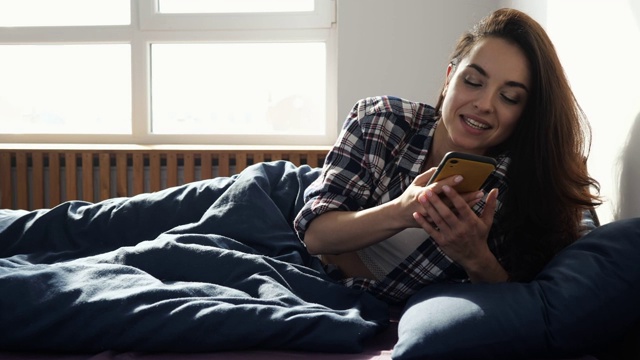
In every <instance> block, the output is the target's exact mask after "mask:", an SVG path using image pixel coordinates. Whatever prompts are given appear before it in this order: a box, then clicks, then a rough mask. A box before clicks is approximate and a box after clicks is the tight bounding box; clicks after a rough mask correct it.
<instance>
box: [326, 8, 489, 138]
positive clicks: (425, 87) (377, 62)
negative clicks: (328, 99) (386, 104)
mask: <svg viewBox="0 0 640 360" xmlns="http://www.w3.org/2000/svg"><path fill="white" fill-rule="evenodd" d="M498 3H499V1H498V0H482V1H478V0H455V1H451V0H337V5H338V13H337V17H338V118H339V119H338V120H339V125H340V126H341V125H342V122H343V120H344V118H345V117H346V115H347V114H348V112H349V110H351V107H352V106H353V105H354V104H355V102H356V101H358V100H359V99H361V98H364V97H367V96H376V95H395V96H400V97H405V98H408V99H410V100H414V101H423V102H427V103H430V104H433V103H435V101H436V100H437V94H438V92H439V91H440V87H441V86H442V83H443V81H444V78H445V72H446V69H447V60H448V58H449V55H450V53H451V51H453V46H454V45H455V42H456V40H457V39H458V37H459V36H460V35H461V34H462V33H463V32H464V31H465V30H466V29H468V28H469V27H470V26H472V25H473V24H474V23H475V22H476V21H477V20H478V19H480V18H482V17H483V16H485V15H487V14H488V13H489V12H491V11H492V10H494V9H497V8H498ZM339 128H340V127H339Z"/></svg>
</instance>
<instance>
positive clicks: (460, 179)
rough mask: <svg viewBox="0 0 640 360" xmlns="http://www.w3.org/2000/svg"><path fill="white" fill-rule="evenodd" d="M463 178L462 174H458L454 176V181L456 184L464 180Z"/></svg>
mask: <svg viewBox="0 0 640 360" xmlns="http://www.w3.org/2000/svg"><path fill="white" fill-rule="evenodd" d="M462 180H463V177H462V175H458V176H456V177H454V178H453V182H455V183H456V184H457V183H459V182H462Z"/></svg>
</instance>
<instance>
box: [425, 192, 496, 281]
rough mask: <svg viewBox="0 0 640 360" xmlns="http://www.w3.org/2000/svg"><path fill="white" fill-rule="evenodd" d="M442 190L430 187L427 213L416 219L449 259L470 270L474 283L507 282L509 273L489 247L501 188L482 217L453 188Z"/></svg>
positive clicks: (491, 196)
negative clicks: (488, 242)
mask: <svg viewBox="0 0 640 360" xmlns="http://www.w3.org/2000/svg"><path fill="white" fill-rule="evenodd" d="M441 189H442V193H441V194H437V193H436V192H435V191H433V189H431V188H429V189H427V191H426V193H425V196H421V197H420V198H419V201H420V202H421V204H422V205H423V208H424V212H415V213H414V214H413V216H414V218H415V220H416V221H417V222H418V224H420V226H422V228H423V229H424V230H425V231H426V232H427V233H429V235H431V237H432V238H433V240H434V241H435V242H436V243H437V244H438V246H439V247H440V248H441V249H442V251H443V252H444V253H445V254H446V255H447V256H449V257H450V258H451V259H452V260H453V261H455V262H457V263H458V264H460V265H461V266H462V267H463V268H464V269H465V270H466V271H467V274H468V275H469V277H470V278H471V281H474V282H475V281H506V280H507V277H508V276H507V273H506V272H505V270H504V269H503V268H502V266H501V265H500V264H499V263H498V261H497V259H496V258H495V256H494V255H493V254H492V253H491V251H490V250H489V246H488V244H487V238H488V236H489V230H490V229H491V225H492V224H493V216H494V212H495V209H496V203H497V197H498V189H493V190H491V192H489V194H488V195H487V199H486V204H485V207H484V210H483V212H482V214H481V215H480V216H478V215H476V214H475V213H474V212H473V210H471V206H470V205H469V203H468V201H466V200H465V198H464V197H463V196H461V195H460V194H458V193H457V192H456V191H455V190H454V189H453V188H452V187H451V186H450V185H443V186H442V188H441ZM441 197H444V199H442V198H441ZM445 199H447V200H448V202H447V201H445ZM424 213H426V215H424Z"/></svg>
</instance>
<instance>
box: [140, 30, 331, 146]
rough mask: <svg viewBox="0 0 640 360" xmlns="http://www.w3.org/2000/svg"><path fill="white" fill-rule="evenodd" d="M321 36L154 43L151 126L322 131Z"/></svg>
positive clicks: (323, 79)
mask: <svg viewBox="0 0 640 360" xmlns="http://www.w3.org/2000/svg"><path fill="white" fill-rule="evenodd" d="M325 53H326V49H325V44H324V43H264V44H262V43H261V44H255V43H252V44H244V43H243V44H238V43H235V44H154V45H152V51H151V81H152V83H151V88H152V90H151V91H152V96H151V98H152V131H153V132H154V133H162V134H167V133H183V134H184V133H193V134H203V133H204V134H313V135H321V134H324V132H325V123H326V119H325V108H326V105H325V103H326V95H325V94H326V54H325Z"/></svg>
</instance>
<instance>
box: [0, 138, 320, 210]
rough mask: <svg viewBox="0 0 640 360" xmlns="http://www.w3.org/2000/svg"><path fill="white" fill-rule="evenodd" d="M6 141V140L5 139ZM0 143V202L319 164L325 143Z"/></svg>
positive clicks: (83, 196) (92, 197)
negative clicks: (282, 163)
mask: <svg viewBox="0 0 640 360" xmlns="http://www.w3.org/2000/svg"><path fill="white" fill-rule="evenodd" d="M5 145H7V144H5ZM9 145H11V146H5V147H3V148H0V208H5V209H25V210H31V209H40V208H50V207H53V206H55V205H57V204H59V203H61V202H64V201H67V200H84V201H89V202H98V201H101V200H105V199H108V198H112V197H120V196H133V195H136V194H140V193H143V192H153V191H158V190H162V189H165V188H168V187H172V186H176V185H181V184H184V183H187V182H192V181H197V180H202V179H208V178H213V177H217V176H231V175H233V174H236V173H238V172H240V171H241V170H243V169H244V168H246V167H247V166H249V165H252V164H255V163H258V162H262V161H275V160H288V161H291V162H293V163H294V164H296V165H303V164H307V165H309V166H312V167H317V166H322V164H323V162H324V158H325V156H326V154H327V152H328V151H329V149H330V147H322V146H320V147H318V146H316V147H275V146H265V147H241V146H207V147H197V148H196V147H189V148H184V147H182V148H177V147H173V148H172V147H168V146H165V147H162V146H133V145H130V146H126V145H123V146H119V145H114V146H110V147H106V146H102V147H101V146H97V145H96V146H93V145H87V146H82V145H73V146H40V145H22V146H16V145H14V144H9Z"/></svg>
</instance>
